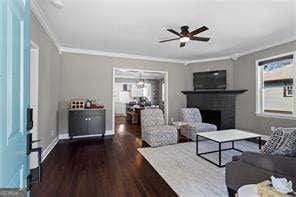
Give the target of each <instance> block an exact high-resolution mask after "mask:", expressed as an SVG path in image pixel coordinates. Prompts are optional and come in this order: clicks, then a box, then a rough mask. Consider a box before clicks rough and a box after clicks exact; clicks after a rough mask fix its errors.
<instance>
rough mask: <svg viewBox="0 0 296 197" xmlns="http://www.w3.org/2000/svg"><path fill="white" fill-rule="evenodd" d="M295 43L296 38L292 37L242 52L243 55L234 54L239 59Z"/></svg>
mask: <svg viewBox="0 0 296 197" xmlns="http://www.w3.org/2000/svg"><path fill="white" fill-rule="evenodd" d="M293 41H296V36H292V37H289V38H286V39H284V40H280V41H274V42H271V43H269V44H265V45H263V46H261V47H258V48H254V49H251V50H248V51H245V52H242V53H238V54H234V56H236V57H237V58H239V57H241V56H244V55H249V54H252V53H256V52H259V51H263V50H266V49H269V48H272V47H276V46H279V45H282V44H287V43H289V42H293ZM231 57H232V56H231ZM237 58H236V59H237Z"/></svg>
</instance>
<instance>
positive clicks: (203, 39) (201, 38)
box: [190, 37, 210, 42]
mask: <svg viewBox="0 0 296 197" xmlns="http://www.w3.org/2000/svg"><path fill="white" fill-rule="evenodd" d="M190 40H195V41H203V42H208V41H209V40H210V38H204V37H191V38H190Z"/></svg>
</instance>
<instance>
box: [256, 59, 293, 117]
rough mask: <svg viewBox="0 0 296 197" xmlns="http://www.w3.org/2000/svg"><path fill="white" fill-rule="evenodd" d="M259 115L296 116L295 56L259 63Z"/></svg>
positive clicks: (257, 67) (257, 110) (260, 61)
mask: <svg viewBox="0 0 296 197" xmlns="http://www.w3.org/2000/svg"><path fill="white" fill-rule="evenodd" d="M256 69H257V102H256V104H257V109H256V112H257V114H266V115H270V116H285V117H289V116H290V117H295V116H296V94H295V91H294V90H295V71H296V64H295V54H293V53H291V54H285V55H280V56H277V57H271V58H268V59H264V60H259V61H257V65H256Z"/></svg>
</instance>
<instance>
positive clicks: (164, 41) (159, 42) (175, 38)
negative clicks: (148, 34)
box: [159, 38, 180, 43]
mask: <svg viewBox="0 0 296 197" xmlns="http://www.w3.org/2000/svg"><path fill="white" fill-rule="evenodd" d="M179 39H180V38H172V39H168V40H161V41H159V43H163V42H169V41H173V40H179Z"/></svg>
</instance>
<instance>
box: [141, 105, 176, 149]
mask: <svg viewBox="0 0 296 197" xmlns="http://www.w3.org/2000/svg"><path fill="white" fill-rule="evenodd" d="M141 133H142V140H144V141H145V142H147V143H148V144H149V145H150V146H151V147H156V146H163V145H169V144H176V143H177V141H178V131H177V129H176V127H175V126H168V125H165V121H164V118H163V112H162V111H161V110H160V109H144V110H142V111H141Z"/></svg>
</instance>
